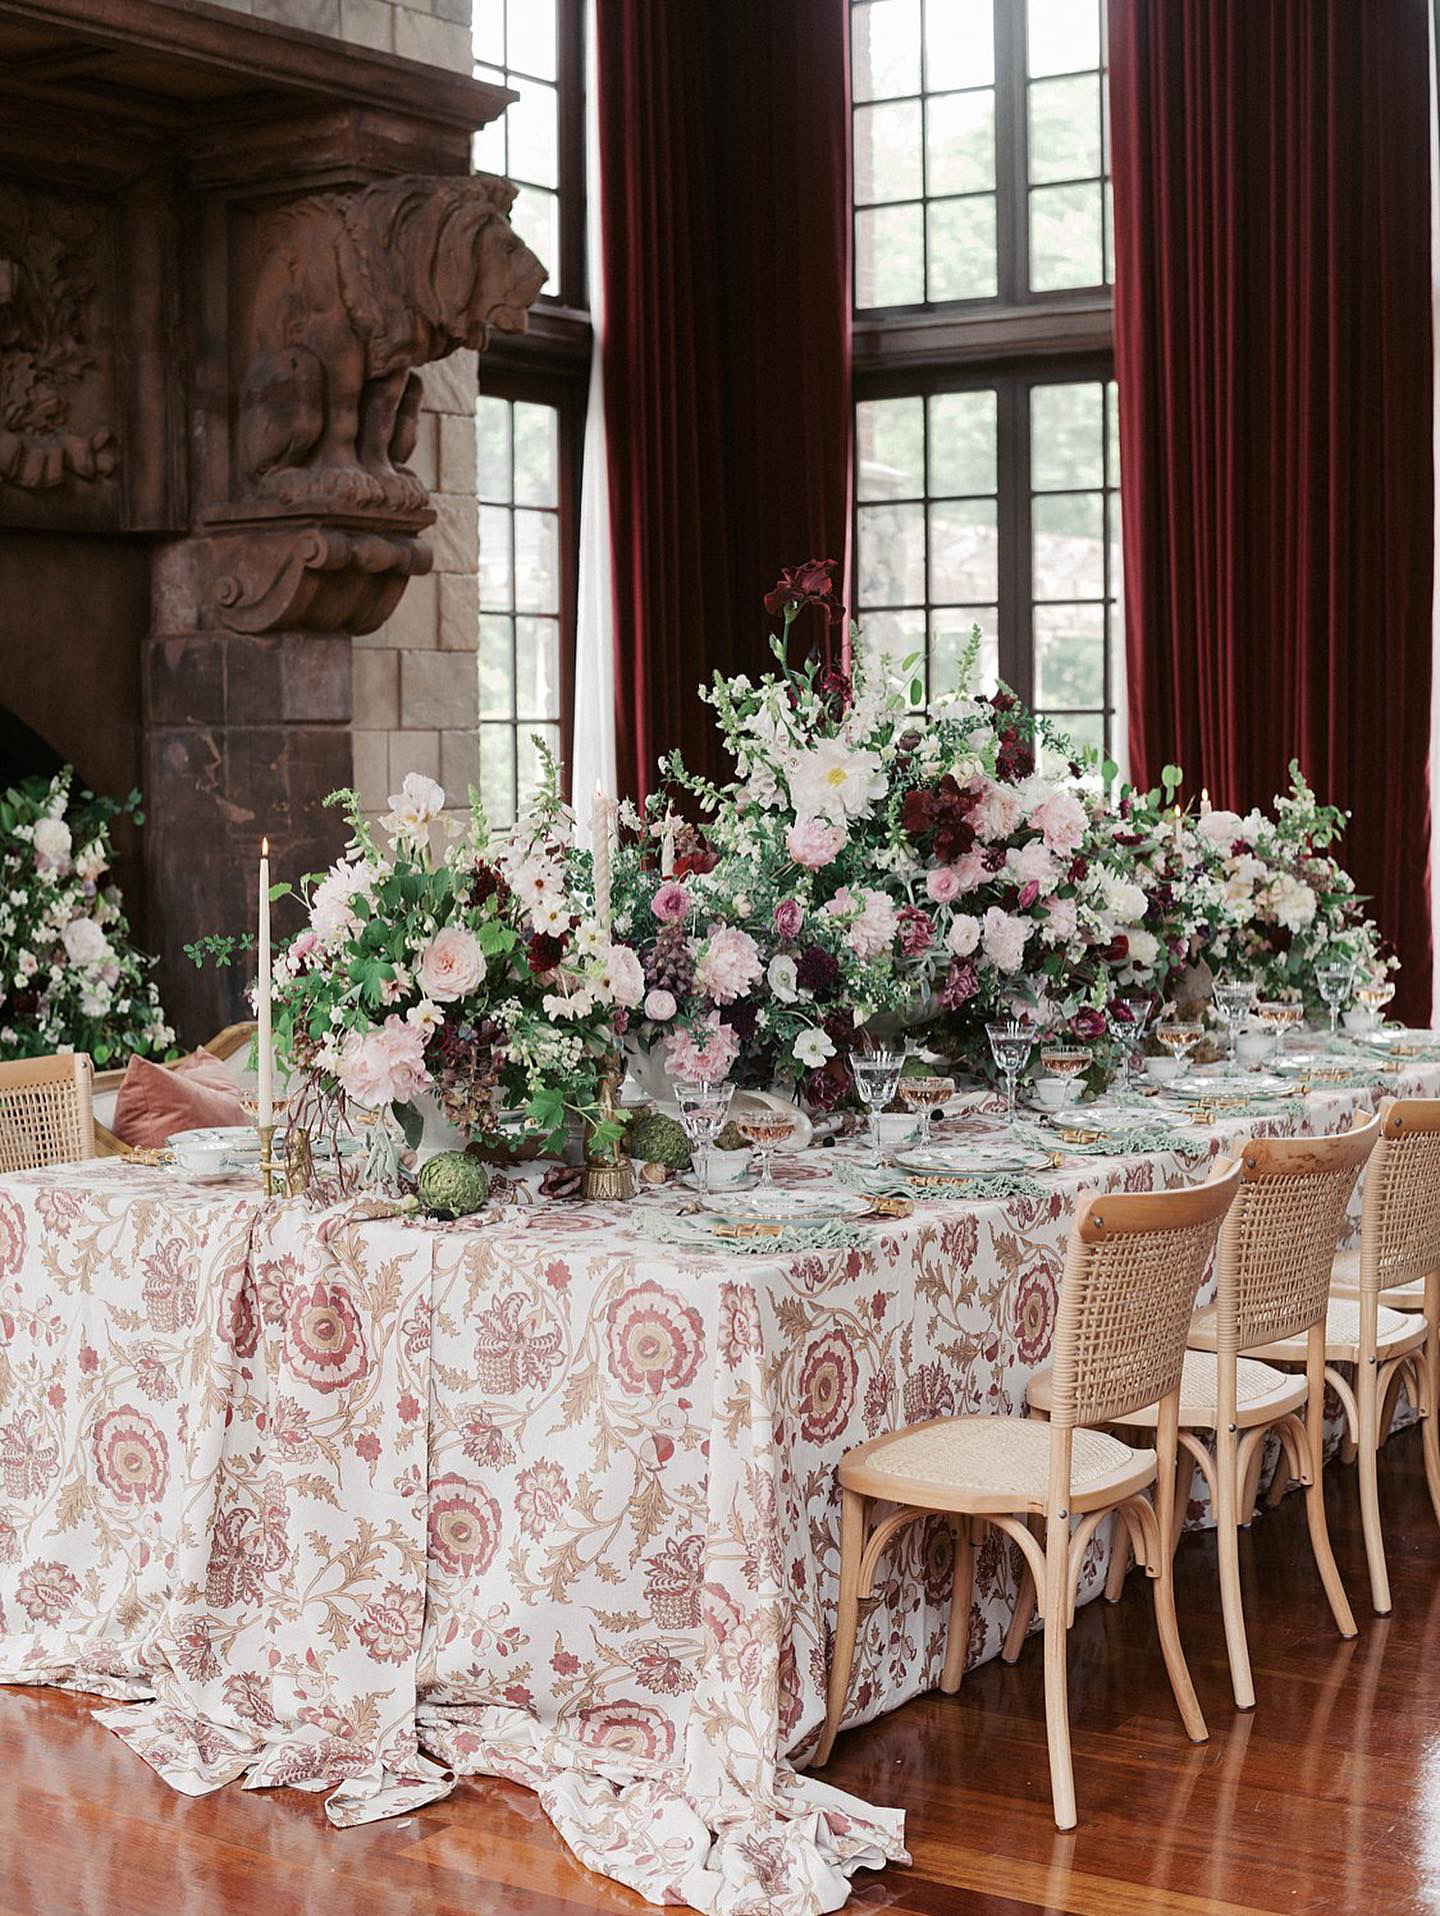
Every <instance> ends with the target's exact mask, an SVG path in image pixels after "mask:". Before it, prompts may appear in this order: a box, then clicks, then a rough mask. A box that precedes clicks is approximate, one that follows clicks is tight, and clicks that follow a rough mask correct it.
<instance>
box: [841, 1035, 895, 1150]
mask: <svg viewBox="0 0 1440 1916" xmlns="http://www.w3.org/2000/svg"><path fill="white" fill-rule="evenodd" d="M904 1062H905V1060H904V1057H903V1055H902V1053H900V1052H898V1051H857V1052H856V1053H855V1054H854V1056H853V1057H852V1058H851V1060H850V1069H851V1072H852V1073H853V1075H854V1078H855V1092H856V1096H857V1097H858V1098H859V1100H860V1102H861V1103H862V1104H863V1105H864V1107H865V1110H866V1113H867V1115H868V1117H869V1119H870V1162H871V1163H872V1164H878V1163H879V1162H880V1113H881V1112H882V1111H883V1110H884V1109H885V1107H886V1105H887V1104H889V1102H890V1100H891V1099H892V1098H893V1097H894V1096H895V1087H896V1086H897V1085H898V1084H899V1082H900V1070H901V1066H902V1065H903V1064H904Z"/></svg>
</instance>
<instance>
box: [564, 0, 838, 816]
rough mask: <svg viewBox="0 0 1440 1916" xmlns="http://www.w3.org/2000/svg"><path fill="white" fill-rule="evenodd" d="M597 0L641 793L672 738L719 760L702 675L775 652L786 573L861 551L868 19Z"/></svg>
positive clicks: (620, 581) (626, 632) (621, 525)
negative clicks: (854, 122) (856, 508)
mask: <svg viewBox="0 0 1440 1916" xmlns="http://www.w3.org/2000/svg"><path fill="white" fill-rule="evenodd" d="M595 11H596V16H597V43H596V78H597V86H598V93H599V114H600V194H601V216H602V231H603V251H604V260H605V265H604V276H605V284H604V303H605V317H604V346H603V377H604V383H605V414H606V427H605V429H606V436H607V441H608V448H609V468H610V508H611V525H612V539H613V547H614V561H615V566H614V574H615V629H616V666H617V674H616V676H617V705H618V711H617V744H618V757H619V768H620V783H621V787H622V789H624V790H627V791H630V792H632V793H634V794H636V795H641V794H643V793H644V792H646V791H648V790H650V789H652V788H653V786H654V785H655V783H656V774H655V764H656V760H657V758H658V757H659V755H660V754H661V753H663V752H667V751H669V750H670V749H671V748H672V747H674V746H677V745H678V746H682V747H683V748H684V750H685V753H686V757H687V759H688V760H689V761H690V762H691V764H692V765H693V766H694V767H695V768H696V769H698V770H705V771H709V772H714V771H716V770H718V769H719V767H718V764H717V757H716V750H715V741H714V734H713V726H712V724H711V722H710V715H709V713H708V710H707V708H706V707H704V706H702V705H701V704H700V703H699V701H698V700H697V698H696V696H695V688H696V686H697V684H698V683H699V682H700V680H701V679H703V678H707V677H708V676H709V674H710V672H711V671H712V670H713V669H714V668H716V667H719V668H720V669H721V670H722V671H727V672H728V671H750V672H751V673H752V674H753V673H754V672H755V671H757V670H763V669H764V667H765V664H766V661H767V659H768V657H769V654H768V651H767V645H768V632H769V630H770V622H769V621H767V619H766V617H765V614H764V611H763V608H762V606H761V603H760V602H761V598H762V596H763V595H764V593H765V592H766V590H767V589H768V588H769V587H770V586H771V585H772V584H773V583H774V581H775V579H776V577H777V576H778V574H779V571H780V569H781V567H782V566H784V565H787V564H793V563H796V562H798V561H800V560H804V559H810V558H833V559H836V560H840V561H842V562H843V560H844V557H845V551H844V546H845V539H846V532H847V527H848V523H849V497H848V496H849V443H850V266H849V213H848V204H847V201H848V165H849V162H848V138H849V116H848V105H847V84H846V59H847V47H848V39H849V21H848V9H847V5H846V0H601V4H600V5H599V6H598V7H597V8H596V10H595ZM816 616H817V615H814V614H807V615H806V618H807V620H808V619H809V618H814V617H816ZM803 629H804V627H803V626H802V628H801V630H803ZM818 631H819V626H818V622H817V626H816V632H817V634H818ZM576 716H577V721H578V722H579V723H582V724H583V723H584V719H585V715H584V714H583V713H579V714H577V715H576Z"/></svg>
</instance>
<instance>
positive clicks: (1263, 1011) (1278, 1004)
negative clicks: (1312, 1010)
mask: <svg viewBox="0 0 1440 1916" xmlns="http://www.w3.org/2000/svg"><path fill="white" fill-rule="evenodd" d="M1304 1015H1305V1011H1304V1007H1303V1006H1301V1005H1297V1004H1294V1003H1292V1002H1291V1001H1290V1000H1289V999H1288V998H1272V999H1262V1000H1261V1001H1260V1002H1259V1003H1258V1004H1257V1005H1256V1007H1255V1016H1256V1017H1257V1018H1258V1019H1259V1020H1260V1022H1261V1024H1262V1025H1264V1027H1265V1029H1266V1030H1267V1031H1268V1032H1269V1033H1270V1041H1271V1042H1270V1058H1271V1062H1272V1063H1273V1062H1274V1060H1275V1059H1276V1058H1278V1057H1279V1055H1280V1052H1281V1051H1282V1049H1283V1048H1284V1044H1285V1034H1286V1032H1287V1031H1293V1030H1294V1028H1295V1026H1296V1025H1298V1024H1299V1022H1300V1020H1301V1019H1302V1018H1303V1017H1304Z"/></svg>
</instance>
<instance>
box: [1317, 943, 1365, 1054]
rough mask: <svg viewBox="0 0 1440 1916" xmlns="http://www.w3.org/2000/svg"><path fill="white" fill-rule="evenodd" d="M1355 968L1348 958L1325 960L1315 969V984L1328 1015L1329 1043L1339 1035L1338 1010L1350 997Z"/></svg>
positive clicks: (1332, 1042)
mask: <svg viewBox="0 0 1440 1916" xmlns="http://www.w3.org/2000/svg"><path fill="white" fill-rule="evenodd" d="M1354 976H1355V966H1354V963H1353V962H1352V960H1350V959H1349V958H1327V959H1326V960H1325V961H1324V962H1323V963H1322V964H1318V965H1316V967H1315V983H1316V985H1317V987H1318V988H1319V992H1320V996H1321V997H1322V998H1323V999H1324V1000H1325V1005H1326V1009H1327V1010H1328V1011H1329V1013H1330V1042H1331V1044H1334V1043H1335V1041H1336V1039H1337V1038H1338V1037H1339V1035H1340V1008H1341V1006H1342V1005H1343V1004H1344V1003H1345V1000H1346V999H1347V998H1348V997H1349V996H1350V985H1351V981H1352V980H1353V978H1354Z"/></svg>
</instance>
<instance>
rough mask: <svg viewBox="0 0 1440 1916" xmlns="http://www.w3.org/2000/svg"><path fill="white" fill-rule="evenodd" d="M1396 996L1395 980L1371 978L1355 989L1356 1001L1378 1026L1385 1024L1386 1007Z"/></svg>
mask: <svg viewBox="0 0 1440 1916" xmlns="http://www.w3.org/2000/svg"><path fill="white" fill-rule="evenodd" d="M1394 996H1395V981H1394V979H1393V978H1381V977H1374V976H1372V977H1369V978H1367V979H1366V980H1365V981H1364V983H1363V984H1359V985H1357V986H1356V987H1355V1001H1356V1003H1357V1004H1359V1005H1361V1006H1363V1008H1364V1009H1365V1010H1366V1011H1367V1012H1368V1013H1369V1014H1370V1016H1371V1017H1372V1018H1374V1019H1375V1021H1376V1023H1377V1024H1383V1023H1384V1022H1385V1007H1386V1005H1388V1004H1389V1002H1390V1000H1391V999H1392V998H1393V997H1394Z"/></svg>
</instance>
